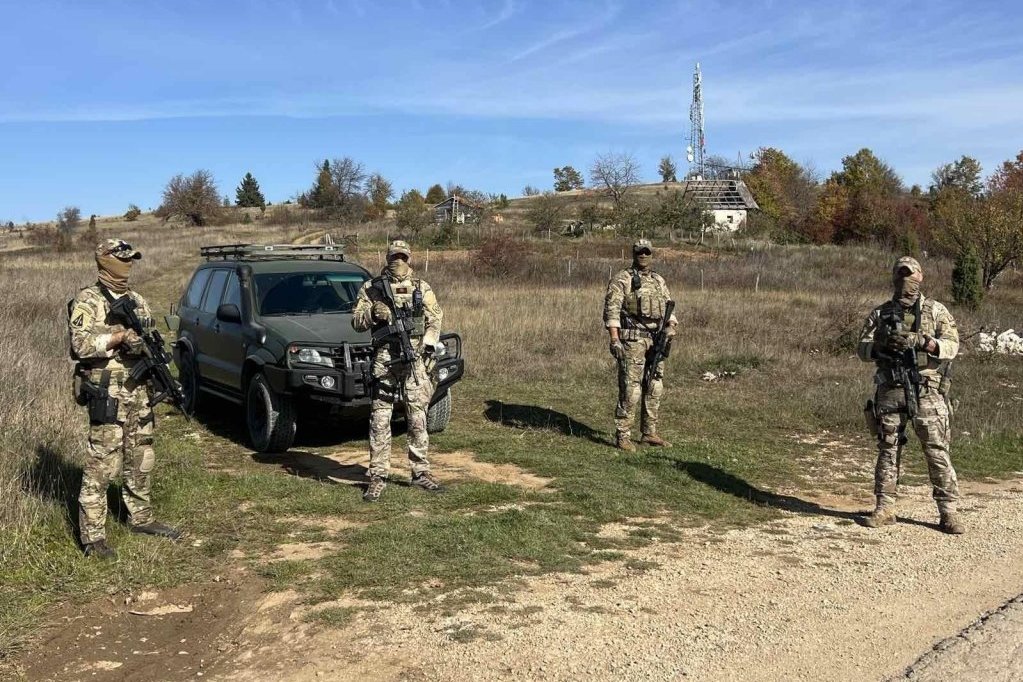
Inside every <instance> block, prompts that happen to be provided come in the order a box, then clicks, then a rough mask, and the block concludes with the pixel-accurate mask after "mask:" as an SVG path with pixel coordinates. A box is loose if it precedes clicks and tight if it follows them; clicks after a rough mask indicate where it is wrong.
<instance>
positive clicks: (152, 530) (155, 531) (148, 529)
mask: <svg viewBox="0 0 1023 682" xmlns="http://www.w3.org/2000/svg"><path fill="white" fill-rule="evenodd" d="M131 532H132V533H139V534H141V535H156V536H157V537H161V538H167V539H168V540H178V539H180V538H181V533H179V532H178V530H177V529H176V528H171V527H170V526H168V525H167V524H165V523H160V522H159V521H150V522H149V523H143V524H140V525H138V526H132V527H131Z"/></svg>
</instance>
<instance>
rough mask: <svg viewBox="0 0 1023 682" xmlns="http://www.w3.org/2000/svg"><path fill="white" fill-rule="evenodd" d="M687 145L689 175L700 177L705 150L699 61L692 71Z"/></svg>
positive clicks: (701, 81)
mask: <svg viewBox="0 0 1023 682" xmlns="http://www.w3.org/2000/svg"><path fill="white" fill-rule="evenodd" d="M689 124H690V125H689V145H688V146H687V147H686V159H687V160H688V161H689V168H690V173H689V174H690V175H693V174H694V173H693V170H694V169H695V171H696V172H695V175H697V176H699V177H700V178H702V177H703V174H704V155H705V154H706V151H707V145H706V140H705V138H704V136H703V75H702V74H701V73H700V62H696V71H694V72H693V103H692V104H690V105H689Z"/></svg>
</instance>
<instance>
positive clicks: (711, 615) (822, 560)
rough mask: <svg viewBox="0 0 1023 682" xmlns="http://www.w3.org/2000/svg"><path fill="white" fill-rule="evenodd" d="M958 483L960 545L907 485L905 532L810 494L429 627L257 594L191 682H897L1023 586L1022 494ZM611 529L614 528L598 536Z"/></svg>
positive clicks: (428, 611) (465, 607)
mask: <svg viewBox="0 0 1023 682" xmlns="http://www.w3.org/2000/svg"><path fill="white" fill-rule="evenodd" d="M964 488H965V489H966V492H967V494H968V495H969V497H968V499H967V501H966V502H965V503H964V504H963V505H962V511H963V516H964V520H965V522H966V524H967V527H968V531H969V532H968V533H967V534H966V535H965V536H959V537H953V536H948V535H944V534H942V533H940V532H938V531H937V530H935V528H934V527H933V523H934V522H935V521H936V516H937V514H936V511H935V509H934V506H933V502H931V500H930V499H929V490H926V489H923V488H917V489H910V490H908V491H907V495H906V498H905V499H904V501H903V503H902V506H901V509H900V512H901V514H900V517H901V518H902V519H903V522H901V523H899V524H897V525H895V526H890V527H886V528H883V529H879V530H870V529H866V528H863V527H861V526H859V525H857V524H855V523H853V522H852V521H851V520H850V519H849V518H848V516H849V512H855V511H862V510H863V509H864V508H865V507H867V506H869V505H868V500H867V499H864V500H861V501H859V503H858V504H857V502H852V503H850V502H849V501H848V500H845V501H844V502H843V501H830V502H832V504H829V501H828V500H814V501H815V502H819V503H821V504H822V505H823V506H825V507H830V508H831V510H832V513H830V514H824V515H820V514H815V515H796V514H788V515H786V517H785V518H784V519H782V520H779V521H776V522H774V523H771V524H768V525H766V526H761V527H758V528H748V529H741V530H732V531H728V532H723V533H722V532H714V531H712V530H710V529H706V528H703V529H699V528H698V529H687V530H685V531H683V532H684V536H685V538H684V540H683V541H682V542H680V543H671V544H668V543H656V542H655V543H653V544H652V545H651V546H649V547H647V548H644V549H642V550H640V551H637V552H634V553H630V560H629V561H626V562H614V563H608V564H605V565H601V566H598V567H596V568H595V569H593V570H592V571H590V572H589V573H586V574H569V575H549V576H544V577H540V578H526V579H523V580H522V581H520V583H519V584H517V585H515V586H504V588H503V589H500V588H495V589H493V590H490V591H489V592H490V594H489V596H488V595H483V596H482V598H478V599H476V600H475V603H469V604H462V605H460V606H458V607H457V608H456V609H452V612H454V613H455V614H456V615H453V616H445V615H444V612H445V603H444V600H438V601H436V602H433V603H430V604H428V605H426V608H424V605H405V604H402V605H394V606H388V607H387V608H380V607H379V605H372V604H362V603H360V602H358V601H353V600H350V599H345V600H341V601H339V602H336V603H331V604H320V605H317V606H314V607H309V606H305V605H301V604H300V601H301V597H300V595H296V594H283V595H282V594H278V595H271V596H270V597H268V598H267V600H266V602H265V603H264V604H263V605H262V607H261V608H260V609H259V611H258V612H257V613H256V614H254V615H253V616H251V617H250V620H249V622H248V623H246V625H245V627H244V629H243V630H242V632H241V635H240V636H239V637H238V639H237V640H236V642H237V648H236V649H235V650H234V651H233V652H232V653H231V655H230V656H228V657H227V659H226V660H221V661H220V662H219V663H218V664H217V665H216V666H215V667H214V668H213V669H211V670H210V671H209V672H208V673H207V678H212V679H225V680H256V679H265V678H266V676H267V675H270V676H271V677H273V678H275V679H285V680H314V679H364V680H398V679H401V680H420V679H422V680H427V679H429V680H433V679H444V680H531V679H539V678H543V679H553V680H574V679H580V678H584V677H585V678H589V679H596V680H611V679H630V680H631V679H638V680H646V679H649V680H677V679H715V680H730V679H735V680H739V679H742V680H751V679H753V680H782V679H784V680H802V679H805V680H809V679H815V680H819V679H828V680H870V679H883V678H886V677H890V676H893V675H902V674H903V672H904V671H906V670H907V669H908V668H909V666H911V665H913V664H914V662H916V661H917V660H918V659H919V657H920V655H921V653H922V652H926V651H928V650H930V649H931V648H932V647H933V646H934V645H935V644H936V643H937V642H940V641H942V640H944V639H946V638H948V637H950V636H954V635H955V633H958V632H960V631H962V630H963V629H964V628H966V627H968V626H969V625H970V624H971V623H973V622H974V621H975V620H976V619H977V618H978V616H979V615H980V614H982V613H984V612H985V611H987V610H990V609H996V608H998V607H999V606H1000V605H1002V604H1004V603H1005V602H1006V601H1007V600H1009V599H1012V598H1013V597H1015V596H1016V595H1018V594H1019V593H1020V592H1021V590H1023V562H1020V561H1019V560H1018V557H1019V556H1020V555H1021V553H1023V495H1021V494H1020V493H1023V489H1021V488H1020V487H1019V486H1018V485H1015V484H1013V485H998V486H994V485H992V486H978V485H973V486H964ZM627 530H628V527H627V526H612V527H609V528H607V529H605V532H606V533H607V534H609V535H614V534H619V533H623V532H625V531H627ZM476 595H477V596H480V593H479V591H477V592H476ZM449 599H450V598H449ZM331 606H363V607H365V609H364V610H362V611H360V612H359V614H358V615H357V616H356V617H355V618H354V620H353V621H352V622H351V623H350V624H348V625H347V626H345V627H344V628H341V629H336V628H330V627H326V626H322V625H317V624H311V623H309V622H306V621H305V620H304V618H305V617H306V616H307V615H308V612H309V611H310V610H315V609H320V608H329V607H331ZM1004 620H1005V622H1006V623H1007V625H1006V627H1005V628H1001V627H999V628H994V627H993V626H990V629H989V630H988V631H987V632H989V633H990V634H989V635H985V636H986V637H988V636H989V637H990V638H992V642H993V641H995V638H997V637H1003V636H1004V637H1009V636H1010V635H1011V632H1017V633H1018V632H1019V629H1020V626H1021V623H1023V619H1021V618H1020V617H1019V614H1018V612H1017V610H1016V609H1015V607H1014V609H1013V610H1012V612H1011V615H1006V616H1005V619H1004ZM991 621H992V619H989V621H988V622H989V623H990V622H991ZM999 622H1000V621H999ZM1008 623H1011V624H1012V626H1011V627H1013V628H1014V629H1012V630H1011V631H1010V629H1009V627H1010V625H1008ZM965 639H967V640H969V637H967V638H965ZM1015 641H1017V642H1018V641H1021V640H1020V638H1019V637H1018V636H1017V637H1016V640H1015ZM967 644H971V645H972V642H969V641H968V642H967ZM963 646H965V645H963ZM1003 648H1005V649H1006V651H1007V653H1006V655H1007V656H1008V657H1010V658H1007V659H1006V660H1015V661H1016V662H1017V663H1018V662H1019V657H1018V656H1019V651H1018V649H1017V648H1015V647H1009V646H1008V645H1006V646H1005V647H1003ZM1011 657H1016V658H1015V659H1012V658H1011ZM964 658H966V659H968V658H969V655H968V654H966V655H964ZM941 664H943V663H940V662H935V663H933V664H931V665H941ZM950 664H951V663H950ZM918 665H919V664H918ZM970 667H971V668H973V669H975V670H979V668H977V667H976V666H973V665H972V663H971V664H970ZM931 670H934V671H944V670H945V669H943V668H934V667H931ZM914 674H915V675H918V678H919V679H953V678H957V677H958V676H957V675H955V674H950V673H946V672H934V673H933V675H934V676H932V677H919V676H920V675H925V674H932V673H929V672H927V670H926V669H925V668H921V669H920V671H919V672H915V673H914ZM914 679H916V678H914ZM977 679H980V678H979V677H978V678H977ZM984 679H1015V678H1010V677H1002V678H999V677H992V676H990V675H985V676H984Z"/></svg>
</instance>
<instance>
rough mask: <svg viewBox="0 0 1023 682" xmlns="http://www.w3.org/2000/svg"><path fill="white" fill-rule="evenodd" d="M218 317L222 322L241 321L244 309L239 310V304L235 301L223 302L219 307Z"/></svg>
mask: <svg viewBox="0 0 1023 682" xmlns="http://www.w3.org/2000/svg"><path fill="white" fill-rule="evenodd" d="M217 319H218V320H220V321H221V322H235V323H239V324H240V323H241V321H242V311H240V310H238V306H237V305H235V304H234V303H222V304H221V305H220V306H219V307H218V308H217Z"/></svg>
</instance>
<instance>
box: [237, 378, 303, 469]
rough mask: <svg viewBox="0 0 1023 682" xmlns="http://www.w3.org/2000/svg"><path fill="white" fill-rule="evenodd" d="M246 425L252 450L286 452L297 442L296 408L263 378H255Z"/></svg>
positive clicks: (248, 397) (247, 400)
mask: <svg viewBox="0 0 1023 682" xmlns="http://www.w3.org/2000/svg"><path fill="white" fill-rule="evenodd" d="M245 422H246V424H247V425H248V427H249V438H250V439H251V440H252V447H254V448H255V449H256V450H257V451H259V452H286V451H287V449H288V448H290V447H291V444H292V443H293V442H294V441H295V407H294V405H293V403H292V401H291V397H290V396H286V395H279V394H278V393H275V392H274V390H273V389H272V388H271V387H270V385H269V384H268V383H267V381H266V378H265V377H264V376H263V375H262V374H257V375H256V376H254V377H252V381H250V382H249V388H248V391H246V394H245Z"/></svg>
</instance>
